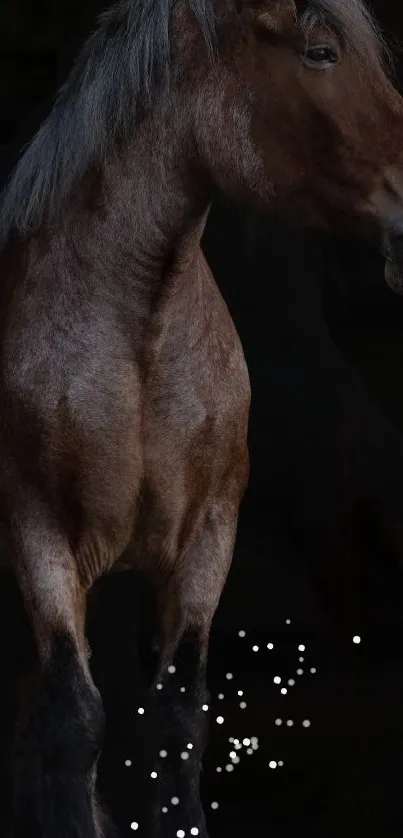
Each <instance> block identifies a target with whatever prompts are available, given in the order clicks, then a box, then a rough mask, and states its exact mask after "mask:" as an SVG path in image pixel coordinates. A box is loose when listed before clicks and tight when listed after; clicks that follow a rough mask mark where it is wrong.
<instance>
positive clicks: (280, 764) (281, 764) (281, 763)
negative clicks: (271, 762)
mask: <svg viewBox="0 0 403 838" xmlns="http://www.w3.org/2000/svg"><path fill="white" fill-rule="evenodd" d="M278 765H279V766H280V768H282V767H283V765H284V763H283V760H282V759H279V761H278Z"/></svg>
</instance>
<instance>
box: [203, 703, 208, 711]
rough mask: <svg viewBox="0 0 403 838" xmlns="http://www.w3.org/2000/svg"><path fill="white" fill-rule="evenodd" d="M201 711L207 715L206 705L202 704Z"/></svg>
mask: <svg viewBox="0 0 403 838" xmlns="http://www.w3.org/2000/svg"><path fill="white" fill-rule="evenodd" d="M202 710H204V712H205V713H207V710H208V704H203V705H202Z"/></svg>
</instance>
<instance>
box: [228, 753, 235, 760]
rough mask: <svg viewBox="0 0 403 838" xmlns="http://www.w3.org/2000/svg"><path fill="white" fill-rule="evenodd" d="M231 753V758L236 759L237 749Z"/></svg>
mask: <svg viewBox="0 0 403 838" xmlns="http://www.w3.org/2000/svg"><path fill="white" fill-rule="evenodd" d="M229 755H230V758H231V759H235V757H236V751H230V752H229Z"/></svg>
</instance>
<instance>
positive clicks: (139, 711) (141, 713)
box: [137, 707, 144, 716]
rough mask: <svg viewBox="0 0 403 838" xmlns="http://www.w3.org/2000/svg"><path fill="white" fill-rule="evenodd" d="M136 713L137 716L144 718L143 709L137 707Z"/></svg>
mask: <svg viewBox="0 0 403 838" xmlns="http://www.w3.org/2000/svg"><path fill="white" fill-rule="evenodd" d="M137 712H138V714H139V716H144V707H139V709H138V710H137Z"/></svg>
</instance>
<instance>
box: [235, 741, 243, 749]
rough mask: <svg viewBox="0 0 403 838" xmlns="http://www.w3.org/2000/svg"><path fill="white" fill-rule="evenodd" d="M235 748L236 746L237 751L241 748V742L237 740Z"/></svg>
mask: <svg viewBox="0 0 403 838" xmlns="http://www.w3.org/2000/svg"><path fill="white" fill-rule="evenodd" d="M235 748H236V750H237V751H239V749H240V748H242V745H241V743H240V742H237V743H236V745H235Z"/></svg>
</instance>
